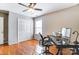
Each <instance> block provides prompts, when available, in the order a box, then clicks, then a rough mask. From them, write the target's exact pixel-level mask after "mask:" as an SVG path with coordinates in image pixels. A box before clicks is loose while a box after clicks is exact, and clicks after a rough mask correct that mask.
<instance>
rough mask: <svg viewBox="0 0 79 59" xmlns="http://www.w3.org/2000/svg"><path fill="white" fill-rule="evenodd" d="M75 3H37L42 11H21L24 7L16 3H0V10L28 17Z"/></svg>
mask: <svg viewBox="0 0 79 59" xmlns="http://www.w3.org/2000/svg"><path fill="white" fill-rule="evenodd" d="M74 5H76V4H75V3H37V5H36V6H35V7H37V8H41V9H43V11H33V12H29V11H26V12H22V11H23V10H25V9H26V7H24V6H21V5H19V4H17V3H0V10H6V11H11V12H14V13H18V14H22V15H25V16H29V17H37V16H41V15H43V14H47V13H50V12H54V11H58V10H61V9H64V8H69V7H71V6H74Z"/></svg>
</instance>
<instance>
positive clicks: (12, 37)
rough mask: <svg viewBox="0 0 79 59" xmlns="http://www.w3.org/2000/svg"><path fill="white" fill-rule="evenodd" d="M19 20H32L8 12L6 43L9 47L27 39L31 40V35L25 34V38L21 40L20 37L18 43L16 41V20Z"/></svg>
mask: <svg viewBox="0 0 79 59" xmlns="http://www.w3.org/2000/svg"><path fill="white" fill-rule="evenodd" d="M20 18H21V19H26V20H27V22H28V21H29V20H30V21H31V22H32V19H31V18H29V17H25V16H22V15H18V14H16V13H13V12H9V22H8V43H9V45H11V44H15V43H18V42H20V41H25V40H27V39H28V37H30V38H31V36H32V33H30V34H28V33H26V34H25V36H26V38H25V39H24V38H23V39H22V37H21V39H20V41H18V40H19V39H18V19H20ZM31 24H32V23H31ZM31 28H32V27H31ZM31 31H32V30H31Z"/></svg>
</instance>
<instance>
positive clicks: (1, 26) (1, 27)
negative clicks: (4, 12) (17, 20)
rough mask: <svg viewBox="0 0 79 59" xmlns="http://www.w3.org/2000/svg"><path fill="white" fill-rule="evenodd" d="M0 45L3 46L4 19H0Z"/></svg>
mask: <svg viewBox="0 0 79 59" xmlns="http://www.w3.org/2000/svg"><path fill="white" fill-rule="evenodd" d="M0 44H4V17H0Z"/></svg>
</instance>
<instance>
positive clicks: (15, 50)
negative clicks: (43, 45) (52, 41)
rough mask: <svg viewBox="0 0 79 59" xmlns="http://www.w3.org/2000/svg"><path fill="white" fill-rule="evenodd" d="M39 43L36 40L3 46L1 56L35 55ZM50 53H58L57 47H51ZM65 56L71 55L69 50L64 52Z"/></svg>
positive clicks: (0, 50)
mask: <svg viewBox="0 0 79 59" xmlns="http://www.w3.org/2000/svg"><path fill="white" fill-rule="evenodd" d="M37 45H38V41H37V40H35V39H31V40H27V41H24V42H21V43H18V44H14V45H6V44H5V45H1V46H0V55H34V54H35V49H36V46H37ZM49 51H50V52H51V53H53V54H56V53H57V48H56V46H55V45H53V46H51V47H50V49H49ZM63 52H64V54H65V55H67V54H68V55H69V52H70V51H69V50H68V49H64V50H63Z"/></svg>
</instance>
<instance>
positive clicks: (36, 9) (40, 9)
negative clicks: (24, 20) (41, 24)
mask: <svg viewBox="0 0 79 59" xmlns="http://www.w3.org/2000/svg"><path fill="white" fill-rule="evenodd" d="M34 10H38V11H42V9H39V8H34Z"/></svg>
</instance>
